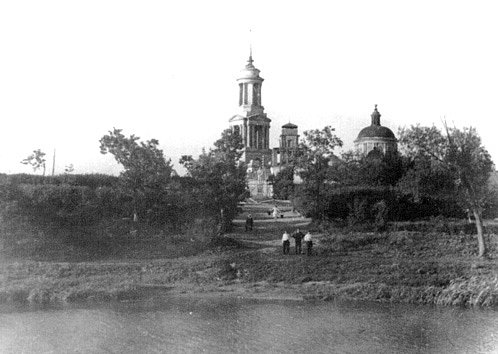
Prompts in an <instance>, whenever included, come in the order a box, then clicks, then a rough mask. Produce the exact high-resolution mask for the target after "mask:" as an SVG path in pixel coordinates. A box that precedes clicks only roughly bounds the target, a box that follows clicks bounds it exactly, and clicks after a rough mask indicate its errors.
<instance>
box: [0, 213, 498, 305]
mask: <svg viewBox="0 0 498 354" xmlns="http://www.w3.org/2000/svg"><path fill="white" fill-rule="evenodd" d="M282 209H283V210H285V212H284V217H283V218H279V219H277V220H274V219H272V218H271V217H270V216H268V215H267V210H268V205H265V204H262V205H261V204H251V205H247V206H245V213H244V214H242V215H241V216H240V219H239V220H236V222H235V229H234V232H233V233H231V234H229V235H226V237H225V238H224V240H222V241H221V242H220V243H219V244H218V245H210V246H209V247H208V245H207V244H200V241H199V242H197V243H196V245H192V247H193V248H195V249H196V250H197V251H196V253H194V252H192V251H191V250H190V248H192V247H190V248H188V247H187V248H188V249H189V250H187V248H185V252H186V253H188V254H192V255H189V256H186V257H178V254H179V252H180V251H178V249H180V248H182V247H183V246H182V245H181V244H177V245H173V244H170V249H169V253H168V252H166V251H165V253H164V254H165V256H164V257H161V255H160V254H157V253H156V254H155V255H154V257H150V258H145V257H142V258H137V257H126V252H125V251H123V250H122V251H121V252H120V253H116V257H114V258H113V257H111V258H109V259H98V260H91V255H89V256H88V255H87V256H88V257H90V259H88V258H87V259H86V260H85V261H74V262H71V261H56V260H50V259H41V260H33V259H25V258H19V257H18V258H14V259H13V258H10V259H5V258H4V259H3V261H2V262H0V301H1V302H32V303H51V302H80V301H109V300H130V299H138V298H143V297H147V296H150V295H151V294H157V293H158V292H163V293H164V292H167V293H172V294H189V293H196V294H206V295H208V294H210V295H213V294H216V295H219V296H240V297H254V298H272V299H273V298H277V299H278V298H282V299H296V300H298V299H305V300H306V299H322V300H329V299H334V298H344V299H358V300H372V301H391V302H406V303H416V304H442V305H461V306H488V307H496V306H497V305H498V265H497V262H496V259H497V249H498V247H497V243H498V240H497V236H496V235H490V236H489V239H488V243H489V245H490V257H491V258H488V259H482V260H479V259H477V258H476V257H475V248H476V246H475V243H476V242H475V240H474V237H473V236H471V235H465V234H456V235H450V234H445V233H430V232H424V233H421V232H415V231H400V232H392V233H385V234H374V233H354V234H342V233H340V232H336V233H334V234H324V233H318V232H314V231H315V230H312V232H313V234H314V237H315V249H314V254H313V256H306V255H296V254H293V252H294V247H291V254H290V255H283V254H282V253H281V246H280V240H279V239H280V235H281V234H282V233H283V231H284V230H287V231H289V232H291V231H293V230H294V229H295V228H297V227H300V228H304V229H309V228H310V226H309V220H307V219H304V218H302V217H300V216H299V215H298V214H294V213H293V212H292V211H291V210H290V208H289V209H285V208H282ZM246 213H251V214H252V215H253V216H254V218H255V228H254V230H253V231H248V232H245V231H244V223H243V220H244V217H245V215H246ZM194 243H195V242H194ZM201 246H203V247H201ZM292 246H293V242H292ZM148 247H151V248H152V246H151V245H149V246H148ZM164 247H166V248H167V246H164ZM175 247H176V248H175ZM178 247H180V248H178ZM173 248H175V250H177V251H175V252H173V251H172V249H173ZM133 254H134V255H136V252H134V253H133ZM166 257H168V258H166Z"/></svg>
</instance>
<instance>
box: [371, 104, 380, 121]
mask: <svg viewBox="0 0 498 354" xmlns="http://www.w3.org/2000/svg"><path fill="white" fill-rule="evenodd" d="M371 117H372V125H380V113H379V111H378V110H377V105H375V109H374V111H373V113H372V115H371Z"/></svg>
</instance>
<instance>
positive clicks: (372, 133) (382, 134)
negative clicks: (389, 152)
mask: <svg viewBox="0 0 498 354" xmlns="http://www.w3.org/2000/svg"><path fill="white" fill-rule="evenodd" d="M362 138H384V139H396V137H395V136H394V133H393V131H392V130H391V129H389V128H387V127H383V126H382V125H373V124H372V125H370V126H368V127H366V128H363V129H362V130H361V131H360V134H358V139H362Z"/></svg>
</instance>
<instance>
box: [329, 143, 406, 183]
mask: <svg viewBox="0 0 498 354" xmlns="http://www.w3.org/2000/svg"><path fill="white" fill-rule="evenodd" d="M405 171H406V161H405V160H404V159H403V158H402V156H400V155H399V154H398V153H397V152H390V151H389V152H387V153H386V154H382V153H379V155H373V156H372V155H367V156H365V155H363V154H361V153H359V152H354V151H347V152H345V153H344V154H342V158H341V160H340V161H339V162H338V163H336V164H334V166H333V170H332V171H331V173H332V174H333V176H334V180H336V181H337V182H338V183H340V184H341V185H343V186H360V185H361V186H372V187H374V186H395V185H396V183H397V182H398V181H399V179H400V178H401V177H402V176H403V174H404V173H405Z"/></svg>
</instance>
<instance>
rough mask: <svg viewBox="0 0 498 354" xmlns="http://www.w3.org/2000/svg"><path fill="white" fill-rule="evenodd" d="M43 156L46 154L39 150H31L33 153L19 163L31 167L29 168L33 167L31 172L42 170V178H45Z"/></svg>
mask: <svg viewBox="0 0 498 354" xmlns="http://www.w3.org/2000/svg"><path fill="white" fill-rule="evenodd" d="M45 155H46V154H45V153H44V152H43V151H41V150H40V149H37V150H33V153H32V154H31V155H29V156H28V157H26V158H25V159H24V160H22V161H21V163H22V164H24V165H31V167H33V171H37V170H38V169H40V168H42V169H43V176H45V168H46V167H45V166H46V165H45V162H46V159H45Z"/></svg>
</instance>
